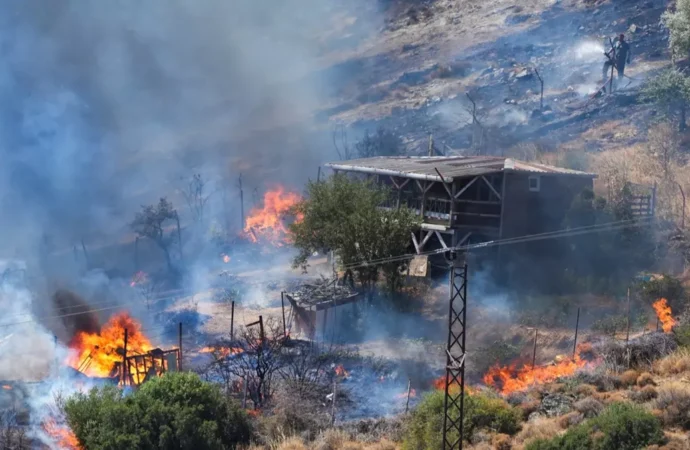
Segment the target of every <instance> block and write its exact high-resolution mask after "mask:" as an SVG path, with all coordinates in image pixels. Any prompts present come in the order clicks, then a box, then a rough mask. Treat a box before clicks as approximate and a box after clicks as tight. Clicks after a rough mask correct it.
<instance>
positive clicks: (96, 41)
mask: <svg viewBox="0 0 690 450" xmlns="http://www.w3.org/2000/svg"><path fill="white" fill-rule="evenodd" d="M338 3H339V2H336V1H326V2H323V1H316V0H309V1H307V2H306V3H305V2H300V4H299V5H296V4H291V3H282V2H278V3H276V2H270V3H268V2H250V1H239V2H225V1H220V0H204V1H200V2H197V1H191V0H190V1H185V0H175V1H154V2H146V3H141V2H133V1H120V2H116V3H106V4H104V3H103V2H100V1H95V0H88V1H76V0H71V1H69V0H68V1H62V2H52V3H50V4H46V3H45V2H41V1H38V0H30V1H12V2H10V3H9V4H8V5H6V9H5V14H4V15H3V18H2V19H0V43H1V48H2V56H3V66H2V68H1V69H0V95H1V102H0V114H1V117H2V126H1V128H0V157H1V158H2V160H3V164H2V168H1V169H0V216H1V217H2V219H0V230H2V233H3V236H4V238H5V239H3V245H4V247H5V248H4V249H2V250H4V251H5V252H8V251H14V252H17V251H18V252H19V253H21V254H24V253H25V252H26V250H27V249H32V250H38V248H37V247H39V243H43V242H44V236H49V237H50V239H51V240H52V241H53V243H54V244H55V245H56V246H58V247H60V246H61V245H62V246H63V247H66V248H71V246H72V244H73V243H75V242H78V241H79V239H80V238H81V237H83V236H85V235H87V236H91V237H92V238H93V239H95V238H97V237H110V236H112V235H113V234H115V233H122V231H123V230H124V229H125V227H126V224H127V223H128V221H130V220H131V218H132V214H133V212H134V211H135V210H136V209H138V207H139V205H141V204H143V203H151V202H152V201H155V200H156V199H157V198H158V197H160V196H165V195H171V194H172V193H173V192H174V190H175V186H174V183H176V182H179V179H180V177H183V176H189V175H190V174H191V173H192V171H202V172H205V173H207V174H208V176H209V177H211V178H217V179H227V180H232V181H228V182H229V183H232V185H233V186H234V184H235V180H236V177H237V175H238V174H239V173H240V172H242V173H243V175H244V178H245V180H246V183H247V185H248V186H250V189H251V188H253V187H256V188H258V189H259V190H260V191H261V190H263V188H264V187H265V184H267V183H270V182H277V183H285V184H294V185H295V186H298V185H299V183H301V182H303V181H304V180H305V179H306V178H307V177H308V176H311V177H314V176H315V173H316V166H317V165H318V163H320V162H322V161H323V160H325V159H329V158H331V157H332V155H331V154H330V152H331V149H330V145H329V144H328V138H327V134H328V133H327V130H323V129H322V130H319V129H318V128H316V127H315V122H314V121H313V120H312V116H313V114H314V113H315V112H317V111H318V109H319V108H320V107H322V105H326V104H327V98H326V97H327V96H329V95H332V94H334V93H335V94H337V92H338V90H337V89H335V90H334V89H333V86H334V85H333V84H332V83H336V82H337V80H340V79H341V78H339V77H342V76H344V75H345V74H346V72H343V71H339V70H336V69H333V70H322V69H326V68H329V67H330V66H331V65H332V64H333V63H335V62H337V58H336V59H330V60H328V59H326V58H324V55H325V54H326V51H327V50H328V49H329V46H330V45H335V44H338V45H344V46H345V50H347V49H348V48H351V47H352V46H354V45H356V44H357V42H358V41H359V38H360V37H362V36H363V35H364V34H366V33H367V32H368V30H373V29H375V27H374V25H375V20H373V19H372V18H371V17H376V14H375V11H373V12H372V14H369V13H367V12H366V11H370V10H372V7H371V6H369V7H364V8H359V10H358V6H363V5H364V2H359V1H357V2H347V5H346V7H347V8H348V10H349V11H350V12H351V11H358V17H357V20H356V21H355V23H356V25H352V28H353V31H352V32H350V33H349V34H350V41H348V42H347V43H346V44H343V43H342V42H339V41H334V39H335V38H331V37H330V36H329V34H328V32H332V30H334V29H342V28H343V27H344V25H343V24H348V23H351V21H350V22H348V21H347V17H348V14H349V13H348V11H346V10H345V9H342V8H344V7H345V6H342V5H338ZM356 3H361V5H357V4H356ZM339 11H340V12H341V14H336V13H337V12H339ZM364 15H371V17H364ZM343 33H344V34H346V35H347V34H348V32H347V30H345V31H344V32H343ZM353 33H354V34H353ZM322 128H327V127H326V126H323V127H322ZM312 172H313V173H312Z"/></svg>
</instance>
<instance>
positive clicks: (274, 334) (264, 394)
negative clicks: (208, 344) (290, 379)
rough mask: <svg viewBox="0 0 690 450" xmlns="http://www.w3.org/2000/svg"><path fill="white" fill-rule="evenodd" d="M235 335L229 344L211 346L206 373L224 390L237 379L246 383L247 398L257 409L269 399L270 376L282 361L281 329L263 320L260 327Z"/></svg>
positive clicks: (279, 326)
mask: <svg viewBox="0 0 690 450" xmlns="http://www.w3.org/2000/svg"><path fill="white" fill-rule="evenodd" d="M235 335H236V336H238V337H237V339H235V340H233V341H230V340H225V341H220V342H218V343H217V344H216V345H214V347H215V349H216V350H215V351H214V352H213V355H214V361H213V363H212V364H211V367H209V368H208V371H209V372H211V373H213V374H215V375H217V376H219V377H220V378H221V379H222V380H223V381H224V382H225V383H226V386H228V387H231V386H233V385H234V384H235V383H236V381H237V380H238V379H244V380H247V383H248V394H249V397H250V398H251V399H252V401H253V402H254V405H255V406H256V407H261V406H262V405H264V404H265V402H266V400H268V399H269V398H270V397H271V394H272V383H273V379H274V376H275V375H276V373H277V372H278V371H279V370H280V369H281V368H282V367H283V364H284V361H285V359H284V357H283V355H282V349H283V345H284V339H283V330H282V325H281V323H280V322H279V321H276V320H273V319H267V320H266V321H265V322H263V326H262V327H257V326H249V327H244V328H243V329H241V330H239V332H236V333H235Z"/></svg>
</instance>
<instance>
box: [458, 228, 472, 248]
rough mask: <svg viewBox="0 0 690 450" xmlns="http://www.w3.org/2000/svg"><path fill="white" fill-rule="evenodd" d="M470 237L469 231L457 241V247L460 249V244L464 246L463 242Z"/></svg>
mask: <svg viewBox="0 0 690 450" xmlns="http://www.w3.org/2000/svg"><path fill="white" fill-rule="evenodd" d="M471 235H472V232H471V231H470V232H468V233H467V234H466V235H465V237H463V238H462V239H460V240H459V241H458V244H457V246H458V247H460V246H461V245H462V244H464V243H465V241H467V239H468V238H469V237H470V236H471Z"/></svg>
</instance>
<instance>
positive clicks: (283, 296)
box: [280, 291, 288, 338]
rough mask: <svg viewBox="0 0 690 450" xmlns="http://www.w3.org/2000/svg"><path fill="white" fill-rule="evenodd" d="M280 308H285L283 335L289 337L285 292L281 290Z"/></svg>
mask: <svg viewBox="0 0 690 450" xmlns="http://www.w3.org/2000/svg"><path fill="white" fill-rule="evenodd" d="M280 308H281V309H282V310H283V336H284V337H285V338H287V337H288V334H287V326H286V324H285V292H283V291H281V292H280Z"/></svg>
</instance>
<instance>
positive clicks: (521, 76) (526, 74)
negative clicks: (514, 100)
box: [515, 67, 533, 81]
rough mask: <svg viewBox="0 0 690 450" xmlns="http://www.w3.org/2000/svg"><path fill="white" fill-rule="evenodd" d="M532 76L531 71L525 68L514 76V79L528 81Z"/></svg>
mask: <svg viewBox="0 0 690 450" xmlns="http://www.w3.org/2000/svg"><path fill="white" fill-rule="evenodd" d="M532 76H533V73H532V71H531V70H529V69H528V68H526V67H525V68H524V69H522V70H520V71H519V72H517V73H516V74H515V78H517V79H518V80H522V81H524V80H529V79H530V78H532Z"/></svg>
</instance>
